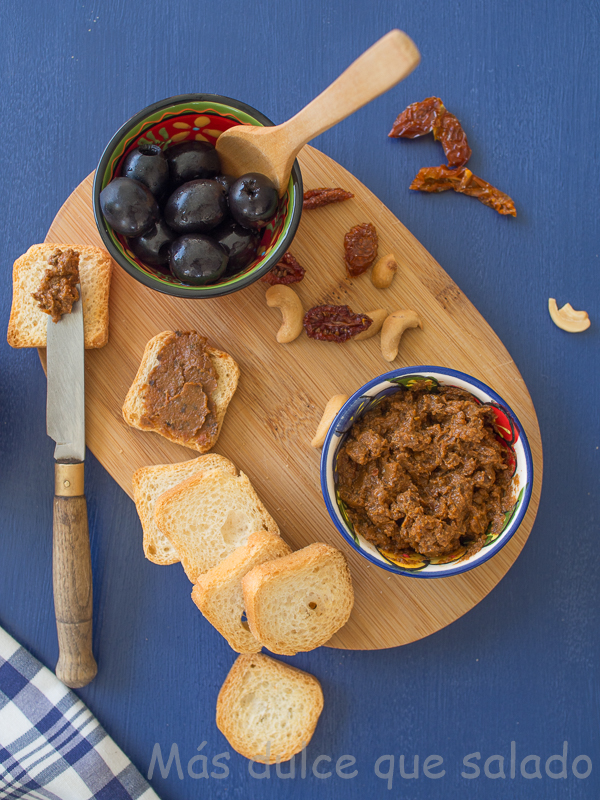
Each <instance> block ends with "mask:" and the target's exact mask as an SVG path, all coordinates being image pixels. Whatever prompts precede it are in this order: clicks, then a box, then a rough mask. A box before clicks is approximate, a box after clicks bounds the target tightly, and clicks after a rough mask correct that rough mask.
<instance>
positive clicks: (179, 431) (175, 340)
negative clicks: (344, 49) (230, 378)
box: [141, 331, 218, 445]
mask: <svg viewBox="0 0 600 800" xmlns="http://www.w3.org/2000/svg"><path fill="white" fill-rule="evenodd" d="M157 359H158V364H157V365H156V366H155V367H154V368H153V369H152V371H151V373H150V375H149V376H148V383H147V385H146V389H145V392H144V410H143V415H142V420H141V421H142V423H143V424H144V425H149V426H151V427H152V428H154V429H155V430H156V431H158V432H159V433H162V434H165V435H167V436H176V437H177V438H178V439H180V440H183V441H186V442H189V441H192V440H193V441H194V442H196V443H197V444H201V445H204V444H208V443H212V441H213V440H214V438H215V437H216V435H217V433H218V423H217V418H216V415H215V409H214V394H215V391H216V389H217V373H216V372H215V368H214V366H213V363H212V361H211V358H210V355H209V354H208V351H207V349H206V339H205V338H204V336H200V334H198V333H196V332H195V331H187V332H185V333H181V332H180V331H176V332H175V333H173V334H172V335H171V336H170V338H169V339H168V340H167V341H166V342H165V343H164V344H163V346H162V347H161V350H160V352H159V353H158V355H157Z"/></svg>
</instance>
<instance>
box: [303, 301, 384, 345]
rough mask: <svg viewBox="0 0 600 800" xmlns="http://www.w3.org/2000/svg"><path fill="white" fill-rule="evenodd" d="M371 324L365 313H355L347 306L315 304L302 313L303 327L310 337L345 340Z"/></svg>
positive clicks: (337, 340)
mask: <svg viewBox="0 0 600 800" xmlns="http://www.w3.org/2000/svg"><path fill="white" fill-rule="evenodd" d="M372 324H373V320H372V319H371V317H368V316H367V315H366V314H355V313H354V311H352V309H351V308H349V306H315V307H314V308H310V309H309V310H308V311H307V312H306V314H305V315H304V329H305V331H306V333H307V334H308V336H310V338H311V339H320V340H321V341H323V342H346V341H347V340H348V339H351V338H352V337H353V336H356V335H357V334H358V333H361V332H362V331H366V330H367V328H370V327H371V325H372Z"/></svg>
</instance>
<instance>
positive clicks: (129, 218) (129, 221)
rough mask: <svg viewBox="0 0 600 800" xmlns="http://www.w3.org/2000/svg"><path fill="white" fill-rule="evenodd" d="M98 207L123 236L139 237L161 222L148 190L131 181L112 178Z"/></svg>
mask: <svg viewBox="0 0 600 800" xmlns="http://www.w3.org/2000/svg"><path fill="white" fill-rule="evenodd" d="M100 208H101V209H102V213H103V215H104V219H105V220H106V221H107V222H108V224H109V225H110V227H111V228H113V230H115V231H117V233H122V234H124V235H125V236H140V235H141V234H142V233H144V231H147V230H149V229H150V228H151V227H152V226H153V225H154V223H155V222H157V221H158V220H159V219H160V210H159V208H158V205H157V203H156V200H155V199H154V196H153V195H152V193H151V192H150V190H149V189H148V187H146V186H144V184H143V183H139V181H134V180H132V179H131V178H115V179H114V180H112V181H111V182H110V183H109V184H108V185H107V186H106V187H105V188H104V189H102V191H101V192H100Z"/></svg>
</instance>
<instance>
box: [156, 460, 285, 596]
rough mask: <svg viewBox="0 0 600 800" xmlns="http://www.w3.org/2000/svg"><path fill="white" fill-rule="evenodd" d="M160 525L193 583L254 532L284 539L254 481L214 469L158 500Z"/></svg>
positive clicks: (183, 483)
mask: <svg viewBox="0 0 600 800" xmlns="http://www.w3.org/2000/svg"><path fill="white" fill-rule="evenodd" d="M154 520H155V522H156V524H157V526H158V529H159V530H160V531H161V532H162V533H163V534H164V535H165V536H166V537H167V539H168V540H169V541H170V542H171V543H172V544H173V546H174V547H175V549H176V550H177V553H178V555H179V558H180V559H181V564H182V566H183V568H184V570H185V574H186V575H187V576H188V578H189V579H190V581H191V582H192V583H196V582H197V580H198V577H199V576H200V575H202V574H204V573H205V572H208V570H209V569H212V568H213V567H216V566H217V564H219V563H220V562H221V561H223V559H224V558H227V556H228V555H229V554H230V553H233V551H234V550H235V549H236V548H237V547H241V546H242V545H245V544H246V542H247V541H248V537H249V536H250V534H251V533H254V532H255V531H260V530H263V531H264V530H266V531H271V533H274V534H279V528H278V527H277V523H276V522H275V520H274V519H273V517H271V515H270V514H269V512H268V511H267V509H266V508H265V507H264V506H263V504H262V503H261V501H260V499H259V497H258V495H257V494H256V492H255V491H254V489H253V488H252V484H251V483H250V480H249V479H248V478H247V477H246V475H244V473H243V472H240V474H239V475H230V474H229V473H228V472H225V471H224V470H212V471H211V472H200V473H199V474H197V475H192V477H191V478H188V479H187V480H185V481H182V482H181V483H179V484H177V486H174V487H173V488H172V489H169V490H168V491H167V492H164V493H163V494H161V496H160V497H159V498H158V500H157V501H156V505H155V509H154Z"/></svg>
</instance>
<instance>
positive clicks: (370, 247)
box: [344, 222, 378, 278]
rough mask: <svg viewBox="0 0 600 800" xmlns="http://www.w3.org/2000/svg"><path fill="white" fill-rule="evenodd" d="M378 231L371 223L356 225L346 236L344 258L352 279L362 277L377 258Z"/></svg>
mask: <svg viewBox="0 0 600 800" xmlns="http://www.w3.org/2000/svg"><path fill="white" fill-rule="evenodd" d="M377 244H378V239H377V231H376V230H375V226H374V225H372V224H371V223H370V222H363V223H362V224H361V225H355V226H354V227H353V228H351V229H350V230H349V231H348V233H347V234H346V235H345V236H344V250H345V254H344V258H345V261H346V269H347V270H348V275H349V276H350V277H351V278H356V277H357V275H362V274H363V272H366V271H367V270H368V269H369V267H370V266H371V264H372V263H373V262H374V261H375V259H376V258H377Z"/></svg>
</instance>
